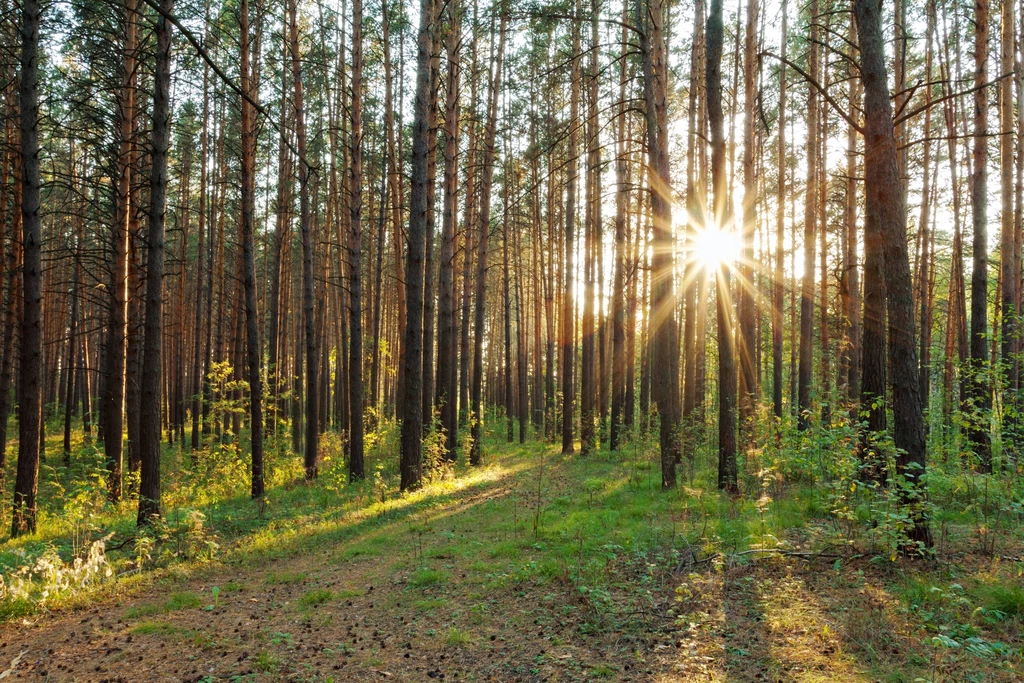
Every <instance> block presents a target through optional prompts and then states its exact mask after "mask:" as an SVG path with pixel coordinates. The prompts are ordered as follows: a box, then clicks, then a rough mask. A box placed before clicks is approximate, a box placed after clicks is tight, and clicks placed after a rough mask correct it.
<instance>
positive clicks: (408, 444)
mask: <svg viewBox="0 0 1024 683" xmlns="http://www.w3.org/2000/svg"><path fill="white" fill-rule="evenodd" d="M436 22H437V2H436V0H421V2H420V27H419V36H418V38H417V41H416V42H417V50H416V91H415V92H416V99H415V104H414V109H413V111H414V117H413V133H412V189H411V193H410V202H409V230H408V235H409V254H408V259H407V260H406V268H405V293H406V306H407V308H406V322H405V343H404V344H403V352H402V353H403V357H402V368H401V372H402V383H403V387H402V396H401V397H400V399H399V400H400V406H401V408H400V409H401V415H402V451H401V487H402V490H403V491H408V490H411V489H416V488H419V486H420V482H421V478H422V467H423V465H422V446H423V412H422V405H423V404H422V401H423V395H422V384H421V383H422V379H423V278H424V258H425V254H424V250H425V241H426V231H427V212H428V211H429V210H430V207H429V206H428V205H427V182H428V180H427V175H428V165H429V162H428V159H427V155H428V152H429V150H430V130H429V128H430V120H431V115H430V102H431V99H432V98H431V95H430V85H431V73H430V72H431V63H430V60H431V55H432V54H433V44H434V33H435V30H436Z"/></svg>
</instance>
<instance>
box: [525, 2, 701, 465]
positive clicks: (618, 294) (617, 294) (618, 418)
mask: <svg viewBox="0 0 1024 683" xmlns="http://www.w3.org/2000/svg"><path fill="white" fill-rule="evenodd" d="M628 2H629V0H624V2H623V4H624V5H625V4H626V3H628ZM628 19H629V15H628V8H627V7H623V11H622V23H623V27H622V38H621V41H620V42H621V58H620V61H619V101H618V106H617V110H618V111H617V112H616V115H617V122H616V123H617V131H616V145H615V181H616V185H617V187H616V189H615V261H614V265H613V267H614V269H615V270H614V273H613V275H612V278H613V284H612V424H611V431H610V434H609V444H608V445H609V448H610V450H613V451H616V450H618V449H619V440H620V436H619V432H620V431H621V429H622V421H623V410H624V409H625V405H624V404H625V399H626V387H625V386H624V383H625V381H626V312H625V291H624V289H625V287H626V273H625V271H626V221H627V220H628V217H627V215H626V214H627V212H628V210H629V161H628V159H627V153H626V83H627V80H628V72H627V66H628V63H627V60H626V53H627V51H628V50H629V29H628V27H627V26H625V24H626V22H627V21H628ZM539 243H540V242H538V244H539ZM687 287H688V285H687ZM687 315H688V317H687V320H690V318H691V317H692V316H690V314H689V311H688V313H687ZM687 379H689V376H687Z"/></svg>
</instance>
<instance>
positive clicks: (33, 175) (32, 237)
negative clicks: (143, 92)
mask: <svg viewBox="0 0 1024 683" xmlns="http://www.w3.org/2000/svg"><path fill="white" fill-rule="evenodd" d="M41 13H42V10H41V8H40V5H39V2H38V0H24V2H23V3H22V7H21V27H20V33H21V60H20V64H21V78H20V83H19V101H18V108H19V112H20V117H21V118H20V126H21V225H22V254H23V256H22V264H23V266H22V276H21V277H22V304H21V305H22V318H21V336H20V349H19V350H20V354H19V364H18V373H19V378H18V379H19V385H18V389H19V397H18V398H19V401H18V468H17V478H16V480H15V483H14V510H13V520H12V524H11V535H12V536H20V535H21V534H24V533H33V532H35V530H36V490H37V489H38V485H39V441H40V434H41V433H42V425H41V422H42V414H43V406H42V399H43V396H42V362H43V360H42V357H43V288H42V284H43V274H42V232H41V216H40V184H41V179H40V169H39V93H38V87H39V19H40V14H41Z"/></svg>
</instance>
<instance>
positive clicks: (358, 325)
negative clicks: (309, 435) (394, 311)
mask: <svg viewBox="0 0 1024 683" xmlns="http://www.w3.org/2000/svg"><path fill="white" fill-rule="evenodd" d="M350 112H351V121H352V123H351V125H352V128H351V131H350V134H351V136H352V137H351V144H352V149H351V152H350V154H351V158H350V160H349V173H350V174H351V175H350V177H349V183H350V187H349V191H350V192H351V193H352V194H351V206H350V207H349V208H350V209H351V214H352V225H351V228H350V232H349V248H348V273H349V320H350V321H351V323H350V325H349V327H350V336H349V361H348V363H349V366H348V392H349V427H348V429H349V461H348V463H349V464H348V474H349V480H350V481H360V480H361V479H363V477H364V476H365V473H364V472H363V303H362V299H363V283H362V259H363V253H362V239H363V235H362V213H363V3H362V0H352V102H351V107H350ZM382 208H383V207H382Z"/></svg>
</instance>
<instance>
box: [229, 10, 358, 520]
mask: <svg viewBox="0 0 1024 683" xmlns="http://www.w3.org/2000/svg"><path fill="white" fill-rule="evenodd" d="M356 1H357V2H358V0H356ZM239 32H240V35H241V38H240V40H239V51H240V53H241V55H240V62H241V63H240V65H239V68H240V71H241V79H240V80H241V89H242V101H241V111H242V117H241V118H242V120H241V127H242V131H241V132H242V141H241V142H242V145H241V157H242V158H241V185H242V187H241V193H242V197H241V204H242V220H241V230H242V235H241V242H242V269H243V275H242V278H243V286H244V288H245V347H246V363H247V365H248V371H249V424H250V427H251V430H250V432H251V444H252V460H251V468H250V476H251V484H252V487H251V495H252V497H253V499H256V500H259V499H261V498H263V382H262V379H261V378H260V342H259V328H258V326H259V314H258V313H257V311H256V263H255V257H254V255H253V251H254V245H253V224H254V223H255V213H256V169H255V166H256V128H255V120H254V118H255V111H254V106H253V101H254V100H255V98H256V97H257V90H256V85H255V83H254V81H255V78H254V75H253V72H254V71H255V69H251V68H250V65H249V61H250V60H249V44H250V36H249V0H241V8H240V10H239Z"/></svg>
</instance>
